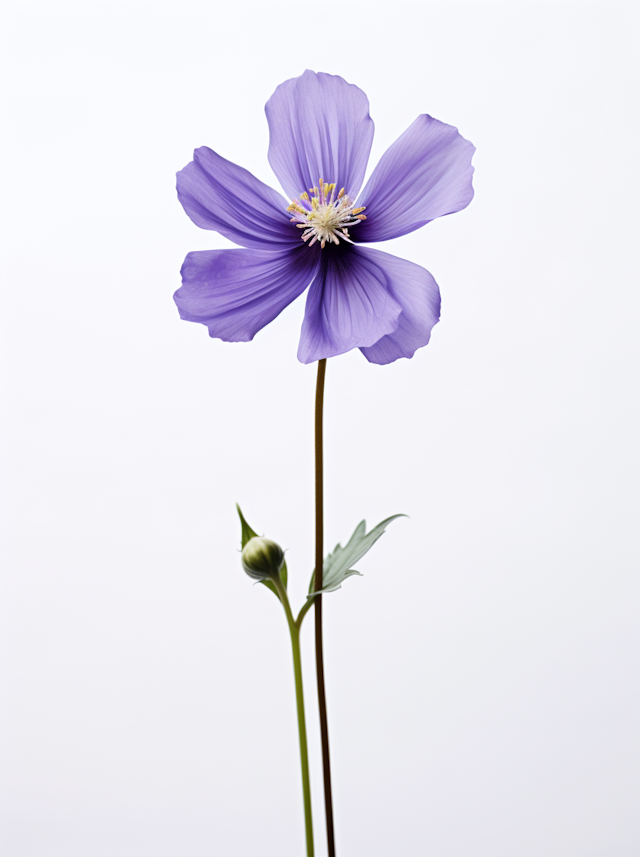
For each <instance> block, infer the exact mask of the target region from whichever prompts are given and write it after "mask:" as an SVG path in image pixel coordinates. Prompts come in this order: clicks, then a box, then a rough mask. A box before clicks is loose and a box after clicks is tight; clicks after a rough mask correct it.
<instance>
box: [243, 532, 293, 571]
mask: <svg viewBox="0 0 640 857" xmlns="http://www.w3.org/2000/svg"><path fill="white" fill-rule="evenodd" d="M283 565H284V551H283V550H282V548H281V547H280V545H277V544H276V543H275V542H272V541H271V539H262V538H260V536H254V537H253V538H252V539H249V541H248V542H247V543H246V545H245V546H244V548H243V549H242V567H243V568H244V570H245V571H246V572H247V574H248V575H249V577H252V578H253V579H254V580H268V579H269V578H271V577H276V575H278V574H279V573H280V569H281V568H282V566H283Z"/></svg>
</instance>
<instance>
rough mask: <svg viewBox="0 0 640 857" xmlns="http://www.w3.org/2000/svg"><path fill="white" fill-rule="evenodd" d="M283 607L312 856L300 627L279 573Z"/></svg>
mask: <svg viewBox="0 0 640 857" xmlns="http://www.w3.org/2000/svg"><path fill="white" fill-rule="evenodd" d="M272 580H273V583H274V586H275V587H276V589H277V591H278V595H279V596H280V601H281V602H282V606H283V607H284V612H285V614H286V616H287V624H288V625H289V633H290V634H291V651H292V653H293V674H294V676H295V682H296V706H297V709H298V735H299V738H300V767H301V769H302V797H303V801H304V826H305V833H306V837H307V857H313V855H314V852H313V820H312V817H311V787H310V785H309V754H308V752H307V726H306V723H305V717H304V691H303V687H302V663H301V660H300V628H299V627H298V625H297V624H296V622H295V620H294V618H293V614H292V612H291V605H290V604H289V598H288V596H287V590H286V589H285V587H284V585H283V583H282V580H281V579H280V575H279V574H278V575H277V576H276V577H274V578H272Z"/></svg>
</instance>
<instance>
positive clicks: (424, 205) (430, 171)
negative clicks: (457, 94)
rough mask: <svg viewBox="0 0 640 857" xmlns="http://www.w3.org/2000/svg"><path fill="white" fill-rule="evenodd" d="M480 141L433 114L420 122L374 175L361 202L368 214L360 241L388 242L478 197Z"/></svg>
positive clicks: (391, 148) (389, 151)
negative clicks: (475, 164)
mask: <svg viewBox="0 0 640 857" xmlns="http://www.w3.org/2000/svg"><path fill="white" fill-rule="evenodd" d="M474 152H475V146H473V144H472V143H470V142H469V141H468V140H465V139H464V137H462V136H461V135H460V134H459V133H458V129H457V128H454V127H453V126H452V125H445V123H444V122H439V121H438V120H437V119H434V118H433V117H431V116H427V115H426V114H425V115H422V116H418V118H417V119H416V121H415V122H414V123H413V124H412V125H410V126H409V127H408V128H407V130H406V131H405V132H404V134H402V135H401V136H400V137H398V139H397V140H396V141H395V143H393V144H392V145H391V146H389V148H388V149H387V151H386V152H385V153H384V155H383V156H382V157H381V158H380V161H379V163H378V164H377V166H376V168H375V169H374V171H373V173H372V174H371V176H370V178H369V181H368V182H367V184H366V186H365V188H364V190H363V191H362V196H361V197H360V199H359V200H358V205H365V206H366V208H367V219H366V220H365V221H363V223H362V224H361V225H360V226H359V227H358V241H386V240H387V239H388V238H397V237H398V236H399V235H406V234H407V232H413V230H414V229H418V228H419V227H420V226H424V224H425V223H429V221H431V220H435V219H436V217H442V216H443V215H445V214H453V213H454V212H455V211H460V210H461V209H463V208H466V206H467V205H469V203H470V202H471V200H472V199H473V187H472V186H471V177H472V175H473V167H472V166H471V158H472V157H473V153H474Z"/></svg>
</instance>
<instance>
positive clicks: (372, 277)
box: [298, 247, 402, 363]
mask: <svg viewBox="0 0 640 857" xmlns="http://www.w3.org/2000/svg"><path fill="white" fill-rule="evenodd" d="M321 253H322V268H321V270H320V273H319V275H318V276H317V277H316V279H315V280H314V281H313V283H312V285H311V288H310V289H309V295H308V297H307V305H306V309H305V315H304V321H303V323H302V333H301V336H300V346H299V348H298V360H300V361H301V362H302V363H313V361H314V360H322V359H323V358H324V357H335V356H336V355H337V354H344V352H345V351H350V350H351V349H352V348H360V347H366V346H369V345H373V344H374V343H375V342H377V341H378V340H379V339H380V338H381V337H382V336H385V335H386V334H388V333H391V332H392V331H394V330H395V329H396V327H397V326H398V316H399V315H400V312H401V309H402V308H401V306H400V304H399V303H398V302H397V301H396V300H394V298H393V297H392V296H391V294H390V292H389V290H388V289H387V280H386V276H385V273H384V271H383V269H382V268H381V267H380V266H379V265H378V264H377V259H376V258H374V256H373V255H372V254H371V253H370V252H369V250H361V249H359V248H357V247H327V248H326V249H325V250H322V251H321ZM380 255H381V256H385V255H386V254H385V253H382V254H380Z"/></svg>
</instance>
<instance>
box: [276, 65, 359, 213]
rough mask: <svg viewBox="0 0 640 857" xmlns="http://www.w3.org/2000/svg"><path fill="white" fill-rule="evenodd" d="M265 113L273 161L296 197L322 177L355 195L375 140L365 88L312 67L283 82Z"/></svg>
mask: <svg viewBox="0 0 640 857" xmlns="http://www.w3.org/2000/svg"><path fill="white" fill-rule="evenodd" d="M265 111H266V114H267V122H268V123H269V163H270V164H271V167H272V169H273V171H274V173H275V174H276V176H277V177H278V180H279V181H280V184H281V185H282V187H283V188H284V190H285V192H286V193H287V194H288V195H289V196H290V197H291V199H294V198H296V197H297V196H298V195H299V194H301V193H302V192H303V191H305V190H309V188H312V187H315V186H317V184H318V179H319V178H322V179H324V180H325V182H337V183H338V188H340V187H344V188H345V189H346V191H347V193H348V195H349V196H350V197H351V199H355V197H356V196H357V194H358V191H359V190H360V188H361V187H362V181H363V179H364V173H365V170H366V168H367V161H368V160H369V152H370V151H371V142H372V140H373V120H372V119H371V117H370V116H369V101H368V99H367V96H366V95H365V94H364V92H362V90H361V89H358V87H357V86H353V85H352V84H350V83H347V82H346V81H345V80H343V79H342V78H341V77H338V76H337V75H332V74H323V73H322V72H321V73H318V74H316V73H315V72H313V71H309V70H308V69H307V71H305V72H304V74H302V75H301V76H300V77H294V78H292V79H291V80H286V81H285V82H284V83H281V84H280V86H278V88H277V89H276V91H275V92H274V93H273V95H272V96H271V98H270V99H269V101H268V102H267V104H266V107H265Z"/></svg>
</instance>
